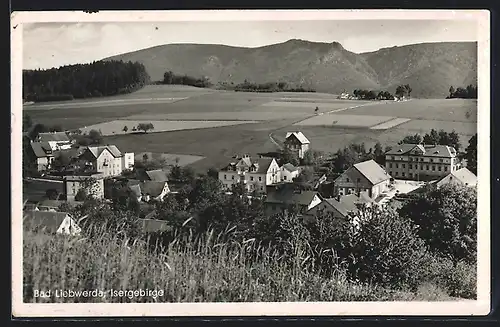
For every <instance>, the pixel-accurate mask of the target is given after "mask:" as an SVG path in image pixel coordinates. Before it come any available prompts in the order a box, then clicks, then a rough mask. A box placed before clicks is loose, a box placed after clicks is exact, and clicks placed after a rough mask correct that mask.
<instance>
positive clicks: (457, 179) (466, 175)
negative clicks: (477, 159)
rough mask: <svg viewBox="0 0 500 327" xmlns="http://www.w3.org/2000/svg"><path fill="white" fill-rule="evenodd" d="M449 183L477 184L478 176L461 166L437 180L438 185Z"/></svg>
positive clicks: (473, 185)
mask: <svg viewBox="0 0 500 327" xmlns="http://www.w3.org/2000/svg"><path fill="white" fill-rule="evenodd" d="M447 184H455V185H463V186H469V187H476V186H477V177H476V175H474V173H472V172H471V171H470V170H469V169H467V168H465V167H464V168H460V169H459V170H456V171H454V172H451V173H449V174H448V175H446V176H444V177H443V178H441V179H440V180H438V181H437V182H436V187H438V188H439V187H442V186H443V185H447Z"/></svg>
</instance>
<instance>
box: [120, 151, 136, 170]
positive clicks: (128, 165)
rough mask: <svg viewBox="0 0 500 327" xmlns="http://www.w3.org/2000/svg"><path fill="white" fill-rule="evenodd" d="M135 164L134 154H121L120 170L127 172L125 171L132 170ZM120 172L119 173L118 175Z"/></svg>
mask: <svg viewBox="0 0 500 327" xmlns="http://www.w3.org/2000/svg"><path fill="white" fill-rule="evenodd" d="M134 164H135V159H134V154H133V153H130V152H127V153H124V154H123V157H122V164H121V170H122V171H123V170H127V169H132V168H133V166H134ZM121 173H122V172H121V171H120V174H121Z"/></svg>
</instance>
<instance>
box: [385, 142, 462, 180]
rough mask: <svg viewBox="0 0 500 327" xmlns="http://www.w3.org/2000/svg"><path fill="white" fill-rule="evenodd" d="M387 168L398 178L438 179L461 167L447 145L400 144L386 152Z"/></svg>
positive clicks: (455, 154)
mask: <svg viewBox="0 0 500 327" xmlns="http://www.w3.org/2000/svg"><path fill="white" fill-rule="evenodd" d="M385 169H386V170H387V171H388V172H389V174H390V175H391V176H393V177H394V178H396V179H413V180H419V181H425V180H436V179H439V178H441V177H444V176H446V175H448V174H449V173H451V172H454V171H456V170H458V169H460V160H459V159H458V157H457V151H456V150H455V149H454V148H453V147H451V146H447V145H424V144H408V143H406V144H400V145H397V146H395V147H394V148H392V149H391V150H390V151H387V152H386V153H385Z"/></svg>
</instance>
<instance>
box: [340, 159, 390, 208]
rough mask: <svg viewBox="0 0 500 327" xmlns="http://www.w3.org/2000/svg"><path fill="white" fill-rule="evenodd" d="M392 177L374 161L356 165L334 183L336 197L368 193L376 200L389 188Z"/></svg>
mask: <svg viewBox="0 0 500 327" xmlns="http://www.w3.org/2000/svg"><path fill="white" fill-rule="evenodd" d="M390 180H391V176H390V175H389V174H388V173H387V172H386V171H385V170H384V169H383V168H382V167H381V166H380V165H379V164H378V163H376V162H375V161H374V160H368V161H364V162H360V163H357V164H354V165H353V166H352V167H351V168H349V169H347V170H346V171H345V172H343V173H342V175H340V176H339V177H337V179H335V181H334V185H335V186H334V194H335V195H340V196H342V195H348V194H359V193H361V192H367V193H368V196H369V197H370V198H372V199H375V198H376V197H377V196H378V195H379V194H380V193H383V192H385V191H386V190H388V188H389V184H390Z"/></svg>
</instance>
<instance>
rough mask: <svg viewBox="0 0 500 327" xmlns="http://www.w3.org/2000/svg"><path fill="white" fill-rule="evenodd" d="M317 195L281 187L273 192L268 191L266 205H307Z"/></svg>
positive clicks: (312, 192)
mask: <svg viewBox="0 0 500 327" xmlns="http://www.w3.org/2000/svg"><path fill="white" fill-rule="evenodd" d="M315 195H318V196H319V194H318V192H316V191H301V190H297V189H294V188H293V187H287V185H283V186H281V187H278V188H277V189H275V190H272V189H271V190H270V191H269V193H268V194H267V197H266V200H265V202H266V203H279V204H287V205H294V204H298V205H309V204H310V203H311V202H312V200H313V199H314V196H315Z"/></svg>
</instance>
